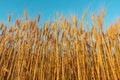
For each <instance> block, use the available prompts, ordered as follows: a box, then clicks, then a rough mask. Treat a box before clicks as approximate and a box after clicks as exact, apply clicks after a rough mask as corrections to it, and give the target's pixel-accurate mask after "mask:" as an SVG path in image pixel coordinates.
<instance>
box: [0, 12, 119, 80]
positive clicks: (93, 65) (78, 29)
mask: <svg viewBox="0 0 120 80" xmlns="http://www.w3.org/2000/svg"><path fill="white" fill-rule="evenodd" d="M24 14H25V18H26V21H22V20H20V19H18V20H16V21H15V23H14V25H13V26H9V27H7V26H6V25H5V24H4V23H1V24H0V30H1V34H0V80H119V79H120V23H119V22H117V23H114V24H111V25H110V27H109V28H108V29H107V30H106V31H105V32H103V31H102V26H103V25H102V21H103V20H102V19H103V18H104V15H105V14H104V11H103V12H102V14H100V15H98V16H96V17H95V16H94V14H92V15H91V24H92V25H91V26H92V29H91V30H89V31H86V30H84V29H83V25H84V24H85V23H84V18H85V15H86V13H84V14H83V16H82V21H80V22H78V20H77V18H76V17H75V16H73V17H72V20H69V19H66V18H64V17H63V16H62V17H60V18H59V20H56V21H52V22H46V23H44V25H43V28H42V29H39V27H42V26H38V25H37V22H38V21H39V19H40V15H39V16H38V18H36V19H34V20H29V19H28V16H27V13H26V12H25V13H24ZM8 21H10V16H9V18H8ZM85 26H86V28H87V27H89V25H88V23H86V24H85Z"/></svg>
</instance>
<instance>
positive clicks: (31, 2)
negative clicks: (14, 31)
mask: <svg viewBox="0 0 120 80" xmlns="http://www.w3.org/2000/svg"><path fill="white" fill-rule="evenodd" d="M119 3H120V0H0V22H5V23H7V16H8V14H11V15H12V18H11V23H12V22H14V20H15V19H17V18H21V17H23V18H24V14H23V12H24V10H26V11H27V12H28V16H29V18H30V19H34V18H35V17H37V15H38V14H39V13H40V14H41V20H40V22H41V24H42V23H44V21H47V20H51V19H54V18H55V14H56V11H58V12H59V14H64V16H65V17H67V18H69V17H71V16H72V15H76V16H77V17H78V20H80V19H81V15H82V14H83V12H84V10H85V9H87V8H88V7H89V10H88V11H87V16H86V20H88V21H90V14H91V13H92V12H94V13H95V14H97V13H99V12H100V11H101V9H102V8H105V9H106V17H105V19H104V25H105V27H104V29H106V28H107V26H108V25H109V24H110V23H111V22H114V21H115V20H117V17H118V16H120V9H119V8H120V4H119Z"/></svg>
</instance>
